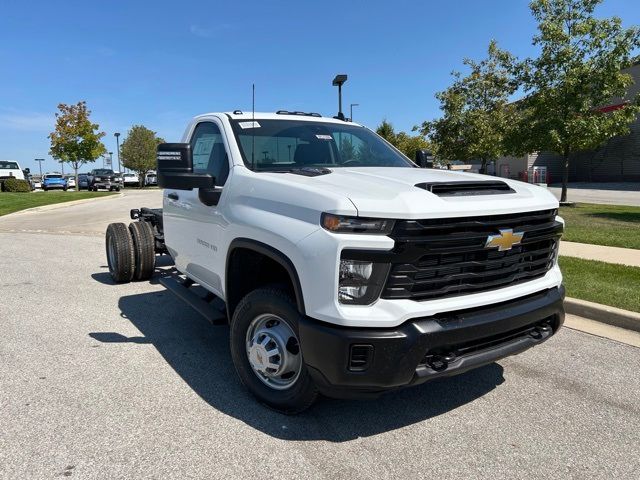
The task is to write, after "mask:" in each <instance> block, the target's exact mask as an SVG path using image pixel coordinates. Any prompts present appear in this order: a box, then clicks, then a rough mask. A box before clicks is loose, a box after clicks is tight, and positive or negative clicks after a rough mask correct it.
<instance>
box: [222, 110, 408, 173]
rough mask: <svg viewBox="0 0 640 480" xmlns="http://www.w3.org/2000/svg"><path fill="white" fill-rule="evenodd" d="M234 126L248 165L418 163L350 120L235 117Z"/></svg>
mask: <svg viewBox="0 0 640 480" xmlns="http://www.w3.org/2000/svg"><path fill="white" fill-rule="evenodd" d="M231 125H232V128H233V132H234V134H235V136H236V140H237V141H238V145H239V146H240V152H241V153H242V157H243V159H244V163H245V165H246V166H247V167H249V168H251V169H253V170H259V171H287V170H291V169H293V168H301V167H330V168H336V167H413V164H412V163H411V162H410V161H409V160H408V159H407V158H406V157H404V156H403V155H402V154H400V153H399V152H397V151H396V150H394V149H393V148H392V147H390V146H389V145H388V144H387V143H386V142H385V141H384V140H382V139H381V138H380V137H379V136H378V135H376V134H375V133H373V132H371V131H370V130H368V129H366V128H364V127H358V126H356V125H350V124H348V123H344V124H342V123H328V122H309V121H304V120H256V121H244V120H235V121H232V122H231ZM254 145H255V149H254ZM254 152H255V154H254V155H252V153H254ZM252 159H253V163H254V165H253V166H252Z"/></svg>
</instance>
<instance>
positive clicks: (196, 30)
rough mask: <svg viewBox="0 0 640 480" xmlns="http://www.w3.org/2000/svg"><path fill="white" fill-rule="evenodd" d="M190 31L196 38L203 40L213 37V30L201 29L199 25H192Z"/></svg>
mask: <svg viewBox="0 0 640 480" xmlns="http://www.w3.org/2000/svg"><path fill="white" fill-rule="evenodd" d="M189 31H190V32H191V33H192V34H193V35H195V36H196V37H201V38H211V36H212V35H213V30H211V29H210V28H204V27H200V26H199V25H191V26H190V27H189Z"/></svg>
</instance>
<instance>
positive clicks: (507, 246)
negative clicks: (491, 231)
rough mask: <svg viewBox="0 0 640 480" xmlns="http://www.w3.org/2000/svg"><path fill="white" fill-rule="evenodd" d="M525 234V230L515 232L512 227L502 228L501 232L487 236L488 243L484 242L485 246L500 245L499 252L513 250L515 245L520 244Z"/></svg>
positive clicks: (493, 246)
mask: <svg viewBox="0 0 640 480" xmlns="http://www.w3.org/2000/svg"><path fill="white" fill-rule="evenodd" d="M523 236H524V232H516V233H513V230H512V229H511V228H505V229H500V233H499V234H497V235H489V236H488V237H487V243H485V244H484V248H495V247H498V251H499V252H504V251H505V250H511V249H512V248H513V246H514V245H519V244H520V242H521V241H522V237H523Z"/></svg>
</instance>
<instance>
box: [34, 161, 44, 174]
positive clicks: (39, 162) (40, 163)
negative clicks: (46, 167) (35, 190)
mask: <svg viewBox="0 0 640 480" xmlns="http://www.w3.org/2000/svg"><path fill="white" fill-rule="evenodd" d="M35 161H36V162H38V166H39V167H40V178H41V179H42V162H44V158H36V159H35Z"/></svg>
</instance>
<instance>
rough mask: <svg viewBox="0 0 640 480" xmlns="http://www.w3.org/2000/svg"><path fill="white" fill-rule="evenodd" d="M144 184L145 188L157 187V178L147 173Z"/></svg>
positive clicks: (153, 174)
mask: <svg viewBox="0 0 640 480" xmlns="http://www.w3.org/2000/svg"><path fill="white" fill-rule="evenodd" d="M144 184H145V185H147V186H155V185H158V176H157V175H156V174H155V173H147V177H146V179H145V182H144Z"/></svg>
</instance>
